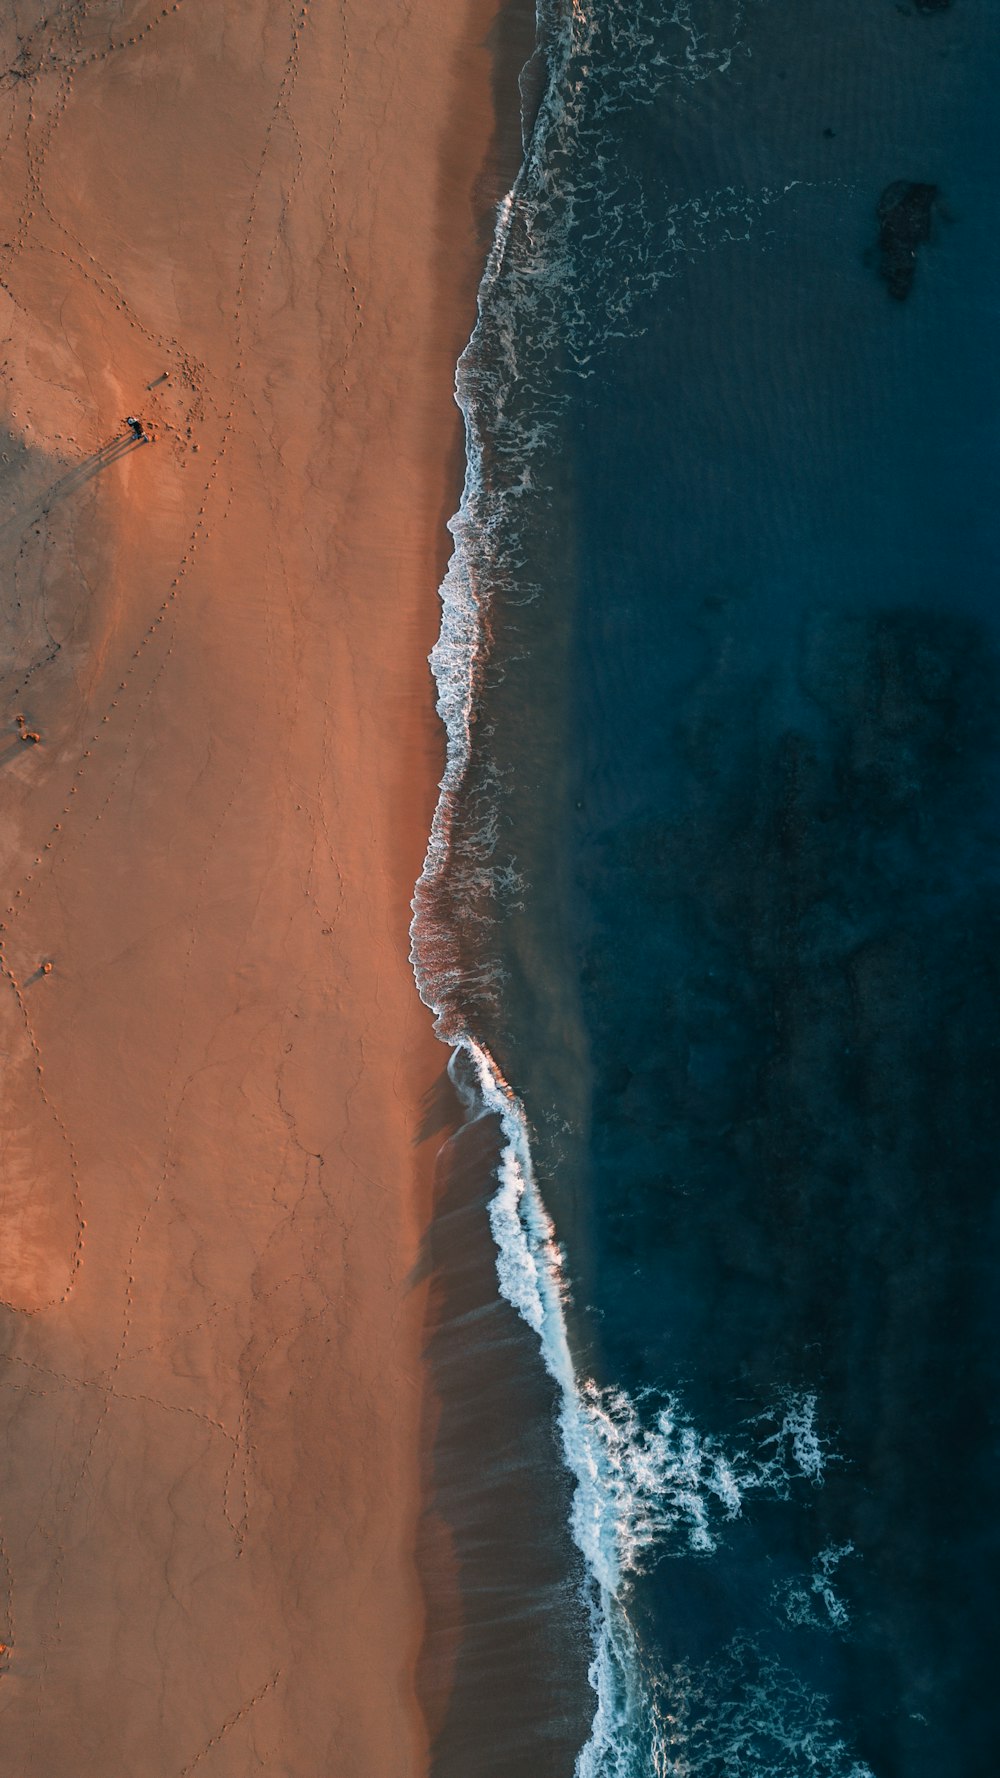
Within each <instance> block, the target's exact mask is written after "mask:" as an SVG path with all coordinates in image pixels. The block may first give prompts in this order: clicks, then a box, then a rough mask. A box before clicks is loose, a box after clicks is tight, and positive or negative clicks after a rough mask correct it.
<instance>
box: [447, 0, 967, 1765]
mask: <svg viewBox="0 0 1000 1778" xmlns="http://www.w3.org/2000/svg"><path fill="white" fill-rule="evenodd" d="M541 30H542V42H543V43H544V45H545V50H546V56H547V65H548V70H549V88H548V93H547V97H546V100H545V102H544V103H543V107H542V111H541V114H540V117H539V119H538V122H537V125H536V126H535V131H534V135H533V137H532V139H531V142H530V144H529V148H528V153H527V159H526V164H525V168H524V169H523V171H522V175H521V178H520V180H519V182H518V185H517V186H516V187H515V190H514V193H513V196H512V199H511V202H510V204H509V206H508V207H507V209H506V210H505V211H504V213H503V214H502V217H501V223H500V228H499V231H498V248H497V253H496V255H495V259H494V262H493V263H492V264H491V267H490V269H489V271H488V274H487V278H486V280H485V281H484V287H483V293H482V309H481V317H480V324H479V327H478V329H477V333H476V336H475V338H474V340H473V342H472V345H471V347H470V350H469V352H468V353H467V354H466V358H465V360H464V361H463V365H462V367H461V369H460V378H459V388H460V396H461V399H462V403H463V407H464V410H465V412H466V417H467V423H468V427H469V462H470V475H469V482H468V485H467V490H466V498H465V502H464V504H463V510H462V513H461V515H459V518H458V520H457V521H456V523H455V527H454V528H455V531H456V542H457V551H456V558H455V561H454V562H453V564H452V569H451V571H450V576H449V581H448V583H446V586H445V589H444V597H445V628H444V632H443V637H442V643H441V645H439V649H438V652H437V657H436V667H437V672H438V677H439V686H440V687H441V691H442V707H443V713H444V715H445V717H446V720H447V721H448V724H449V734H450V738H451V753H450V760H451V766H450V776H449V778H448V780H446V785H445V791H444V795H443V798H442V806H441V809H440V810H439V820H438V824H437V827H436V830H435V838H434V844H433V845H432V850H431V854H430V859H429V865H428V870H427V872H425V878H424V880H423V884H422V886H421V892H420V894H418V917H417V926H416V955H417V962H418V973H420V974H421V978H422V980H423V983H424V989H425V992H426V994H427V997H428V998H429V999H430V1000H431V1001H432V1002H433V1003H434V1004H435V1006H436V1007H437V1008H438V1010H439V1012H440V1014H441V1027H442V1033H443V1035H445V1036H446V1037H447V1038H448V1039H449V1040H451V1041H452V1042H453V1043H456V1044H457V1045H458V1046H459V1048H460V1049H463V1050H464V1052H465V1056H466V1060H465V1063H464V1064H463V1066H464V1069H465V1077H466V1078H468V1079H471V1080H472V1081H473V1082H474V1084H475V1085H476V1088H477V1091H478V1098H477V1100H476V1103H477V1104H479V1105H482V1104H486V1105H487V1106H488V1107H489V1108H490V1109H491V1110H492V1111H493V1112H495V1113H496V1114H498V1115H499V1117H500V1119H501V1124H502V1129H503V1131H504V1133H505V1134H504V1136H503V1138H502V1142H503V1145H504V1159H503V1163H502V1167H501V1175H500V1180H501V1189H500V1191H499V1193H498V1194H497V1195H496V1196H495V1197H494V1200H493V1207H492V1232H493V1236H494V1237H495V1241H496V1244H497V1246H498V1248H499V1255H500V1260H499V1275H498V1285H499V1289H500V1293H501V1296H502V1297H505V1298H506V1299H507V1302H508V1304H510V1305H511V1306H512V1307H513V1308H514V1309H515V1310H516V1311H517V1312H518V1314H519V1316H520V1317H521V1320H522V1323H523V1325H524V1327H525V1328H526V1329H527V1330H528V1332H529V1333H530V1335H531V1337H532V1338H533V1339H534V1340H535V1341H536V1343H537V1349H538V1353H539V1355H540V1358H541V1363H542V1365H543V1366H544V1369H545V1371H546V1372H547V1375H548V1386H549V1389H550V1399H551V1403H552V1408H551V1412H552V1417H553V1423H552V1429H551V1447H552V1452H553V1454H554V1461H555V1462H556V1463H557V1464H558V1465H559V1466H560V1468H561V1471H562V1473H563V1475H564V1477H565V1478H566V1485H565V1499H564V1509H563V1508H561V1509H560V1510H561V1511H562V1510H565V1512H566V1516H567V1518H568V1521H569V1537H568V1539H567V1548H566V1551H565V1552H563V1554H562V1555H561V1556H560V1557H559V1560H560V1561H561V1562H562V1565H563V1570H564V1578H563V1579H562V1580H560V1581H559V1582H558V1586H559V1587H560V1588H562V1590H563V1593H564V1592H565V1584H566V1583H565V1575H569V1577H570V1579H571V1581H572V1585H573V1587H574V1588H575V1594H576V1597H577V1599H578V1601H579V1602H580V1609H579V1611H578V1612H577V1613H576V1615H574V1614H572V1613H570V1614H569V1616H568V1617H566V1616H564V1619H563V1628H562V1630H561V1632H560V1634H559V1636H558V1637H554V1639H553V1642H552V1658H553V1659H554V1660H558V1662H560V1663H563V1664H565V1663H567V1662H568V1663H570V1664H573V1663H576V1664H577V1666H578V1667H579V1669H580V1671H581V1672H584V1671H586V1670H589V1678H590V1688H591V1689H590V1693H589V1696H590V1700H591V1713H590V1714H591V1720H590V1727H589V1730H586V1731H584V1736H583V1739H582V1741H581V1745H580V1747H579V1749H578V1750H577V1751H576V1753H575V1754H574V1755H573V1758H574V1759H576V1760H577V1762H578V1770H579V1771H580V1773H581V1774H583V1775H584V1778H586V1775H590V1774H594V1775H596V1774H601V1775H604V1774H607V1775H611V1774H616V1775H619V1778H640V1774H645V1773H647V1772H650V1773H662V1774H671V1775H675V1774H676V1778H682V1775H683V1778H798V1775H799V1774H802V1775H805V1774H822V1775H824V1778H868V1775H869V1774H870V1775H871V1778H931V1774H934V1775H935V1778H936V1775H937V1774H940V1773H941V1772H943V1771H946V1772H948V1773H949V1774H954V1775H955V1778H978V1775H979V1774H984V1775H985V1774H986V1773H988V1772H992V1771H993V1769H994V1765H995V1757H994V1751H993V1750H994V1747H995V1743H996V1729H995V1723H994V1705H993V1700H992V1686H991V1674H992V1668H993V1659H994V1640H995V1639H994V1629H993V1616H994V1610H993V1603H992V1601H993V1596H994V1590H995V1582H996V1555H997V1548H996V1525H997V1498H996V1481H995V1418H996V1410H995V1401H996V1399H997V1382H998V1377H997V1361H996V1356H995V1354H996V1346H995V1319H994V1316H995V1311H994V1308H993V1305H994V1303H995V1300H996V1297H997V1289H998V1283H1000V1278H998V1268H997V1251H996V1233H995V1231H996V1209H995V1205H996V1194H995V1184H994V1180H995V1173H996V1152H997V1136H998V1134H1000V1132H998V1129H997V1123H998V1118H1000V1109H998V1108H1000V1094H998V1075H997V1063H998V1053H997V1052H998V1037H997V1031H998V1020H997V1010H998V1009H997V998H998V986H1000V953H998V935H1000V901H998V893H997V872H998V858H1000V852H998V839H1000V821H998V817H1000V698H998V687H1000V680H998V660H1000V635H998V616H997V594H996V587H997V572H996V570H997V535H998V534H997V520H996V498H995V489H996V484H997V467H998V461H997V460H998V437H997V435H998V419H997V415H998V413H1000V401H998V396H1000V357H998V353H997V349H996V310H997V296H996V292H997V291H998V290H1000V248H998V244H997V229H996V213H997V212H996V197H995V190H996V179H997V172H998V170H1000V169H998V152H997V149H998V142H997V126H996V121H995V101H994V95H995V93H996V91H997V88H998V75H1000V22H998V21H997V18H996V15H995V12H993V11H991V9H990V7H989V6H988V5H987V4H985V0H955V3H954V5H951V6H945V5H941V6H930V5H928V4H924V5H922V6H917V5H913V6H909V5H906V4H900V5H896V4H893V0H863V3H862V0H842V3H841V4H840V5H838V6H836V7H831V6H829V5H825V4H824V5H821V4H820V3H819V0H797V3H796V4H794V5H793V4H791V3H790V0H746V4H737V3H736V0H682V3H681V4H678V5H676V6H672V7H671V6H663V5H656V6H654V5H651V4H646V3H644V0H634V3H633V4H630V5H628V6H626V5H624V4H619V3H618V0H595V4H594V5H593V6H589V7H586V8H584V7H583V6H578V7H575V8H572V9H569V8H563V7H561V6H554V7H552V8H551V9H548V8H543V10H542V14H541ZM473 718H474V720H472V719H473ZM491 1189H492V1188H491ZM550 1219H551V1222H550ZM504 1411H505V1413H507V1414H510V1413H511V1412H512V1409H511V1407H510V1405H508V1406H507V1408H506V1409H505V1410H504ZM538 1411H539V1410H538V1409H537V1406H536V1408H535V1409H533V1412H534V1413H535V1417H536V1420H537V1414H538ZM532 1437H533V1438H534V1434H533V1435H532ZM532 1449H535V1446H534V1444H533V1445H532ZM560 1498H562V1497H560ZM477 1523H478V1530H477V1537H478V1538H479V1539H480V1542H481V1544H482V1540H483V1539H484V1538H485V1546H484V1547H487V1548H488V1546H489V1535H488V1530H487V1531H484V1530H483V1521H482V1519H480V1520H479V1521H478V1522H477ZM497 1537H498V1543H502V1532H501V1528H499V1527H498V1528H497ZM483 1584H485V1583H483ZM524 1584H525V1586H526V1587H529V1586H530V1581H529V1580H528V1579H526V1580H525V1582H524ZM543 1584H544V1586H547V1587H550V1588H551V1587H552V1586H553V1585H555V1584H556V1583H554V1582H553V1581H552V1578H551V1577H548V1578H547V1579H546V1580H545V1581H544V1583H543V1582H542V1581H541V1580H539V1588H540V1589H541V1588H542V1587H543ZM564 1692H565V1688H563V1693H560V1696H561V1697H563V1704H562V1705H561V1706H560V1708H564V1704H565V1698H564ZM532 1697H533V1700H534V1701H533V1703H532V1708H531V1710H530V1711H527V1712H526V1713H525V1715H524V1717H523V1719H522V1720H521V1721H520V1722H519V1723H518V1724H517V1725H512V1724H511V1725H508V1729H507V1731H505V1732H507V1733H509V1735H510V1741H509V1746H508V1750H507V1752H506V1753H505V1754H504V1755H503V1757H502V1758H500V1760H499V1763H497V1762H496V1761H494V1762H493V1763H490V1764H484V1765H483V1769H484V1770H493V1769H497V1770H505V1769H506V1770H508V1771H510V1772H513V1771H515V1770H520V1769H524V1770H525V1771H528V1770H534V1771H536V1772H546V1773H547V1772H550V1771H551V1772H553V1773H554V1772H556V1771H560V1770H567V1771H569V1770H570V1769H572V1760H571V1758H570V1756H569V1755H568V1754H567V1752H566V1746H565V1742H564V1741H560V1742H559V1745H558V1747H554V1746H553V1737H552V1735H551V1734H549V1735H548V1738H547V1739H546V1735H545V1726H544V1702H543V1701H539V1694H538V1691H537V1688H536V1690H535V1691H534V1692H533V1693H532ZM550 1727H551V1725H550ZM588 1733H589V1740H588V1739H586V1735H587V1734H588ZM518 1762H521V1763H520V1764H519V1763H518Z"/></svg>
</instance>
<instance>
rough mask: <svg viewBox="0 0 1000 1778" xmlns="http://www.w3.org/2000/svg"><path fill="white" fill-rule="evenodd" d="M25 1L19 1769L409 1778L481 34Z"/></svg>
mask: <svg viewBox="0 0 1000 1778" xmlns="http://www.w3.org/2000/svg"><path fill="white" fill-rule="evenodd" d="M43 10H44V9H43V8H42V7H41V6H40V5H37V6H36V5H34V4H32V5H28V4H23V5H18V6H17V8H16V14H17V20H16V23H17V28H18V29H17V33H16V34H15V31H14V29H13V25H12V24H5V26H4V27H3V33H2V40H0V67H2V69H4V70H7V72H5V73H4V74H3V75H2V78H0V141H2V143H3V154H4V173H5V177H4V180H3V184H2V193H0V209H2V217H0V327H2V347H0V371H2V377H3V403H4V413H3V415H2V416H0V421H2V437H0V453H2V461H0V562H2V587H3V605H2V623H3V653H2V670H3V704H2V716H0V730H2V739H0V767H2V771H0V869H2V875H0V918H2V923H3V929H2V940H3V951H2V959H3V977H4V979H3V983H2V987H3V994H2V999H0V1064H2V1086H0V1093H2V1098H0V1129H2V1156H0V1298H2V1300H3V1305H4V1307H3V1310H2V1315H0V1327H2V1333H0V1353H2V1363H0V1384H2V1390H0V1404H2V1413H3V1418H4V1433H3V1441H2V1447H0V1462H2V1473H0V1641H2V1643H3V1644H4V1650H3V1654H2V1656H0V1718H2V1724H0V1736H2V1739H3V1745H4V1750H5V1751H4V1756H3V1765H4V1768H5V1770H7V1771H9V1772H10V1773H11V1774H12V1778H13V1775H14V1774H16V1775H17V1778H69V1775H70V1774H73V1778H91V1775H93V1778H98V1775H100V1778H112V1775H114V1778H117V1775H118V1774H121V1775H123V1778H124V1774H130V1775H131V1778H147V1775H148V1778H187V1774H189V1773H191V1772H194V1771H197V1772H198V1774H199V1778H248V1774H250V1773H253V1772H258V1771H259V1772H267V1773H268V1774H269V1778H321V1775H322V1778H355V1775H356V1778H389V1775H392V1778H405V1775H406V1774H409V1773H417V1772H422V1771H424V1770H425V1769H426V1765H427V1757H428V1754H427V1734H426V1730H425V1727H424V1724H423V1720H422V1716H421V1713H420V1710H419V1708H418V1703H417V1693H416V1689H415V1680H414V1675H415V1671H416V1667H417V1661H418V1655H419V1649H420V1644H421V1635H422V1603H421V1591H420V1586H419V1581H418V1575H417V1570H416V1565H415V1557H414V1547H415V1538H416V1524H417V1518H418V1513H419V1483H420V1457H419V1448H418V1447H419V1432H420V1425H421V1416H422V1412H423V1408H422V1397H423V1391H424V1387H425V1384H424V1373H423V1368H422V1364H421V1340H422V1323H423V1316H424V1309H425V1302H424V1286H423V1285H421V1284H420V1282H419V1279H420V1276H421V1263H420V1261H421V1248H422V1240H423V1236H424V1231H425V1229H426V1226H427V1221H428V1215H429V1201H430V1192H431V1172H432V1166H433V1158H434V1146H435V1145H434V1142H433V1141H432V1140H431V1141H427V1140H425V1141H423V1142H421V1141H420V1135H421V1126H422V1123H423V1122H424V1110H425V1106H426V1103H427V1101H428V1097H429V1095H432V1094H433V1092H434V1089H435V1083H436V1082H438V1081H439V1078H440V1075H441V1072H442V1066H443V1062H444V1060H445V1057H444V1053H443V1051H442V1050H441V1047H440V1045H438V1044H437V1043H436V1042H435V1041H434V1039H433V1037H432V1034H431V1023H430V1017H429V1015H428V1014H427V1012H426V1011H425V1009H424V1008H423V1007H422V1006H421V1004H420V1002H419V1000H418V998H417V996H416V992H415V989H414V985H413V980H412V975H411V971H410V967H409V963H408V960H407V950H408V943H407V924H408V917H409V907H408V903H409V897H410V894H411V891H412V884H413V881H414V878H415V877H416V875H417V872H418V870H419V868H420V862H421V858H422V854H423V848H424V844H425V838H426V834H427V830H428V826H429V821H430V815H431V810H432V807H433V801H434V795H435V785H436V780H437V776H438V773H439V771H440V764H441V736H440V731H439V727H438V724H437V720H436V718H435V716H434V712H433V706H432V688H431V683H430V679H429V675H428V672H427V668H426V655H427V652H428V649H429V647H430V646H431V643H432V642H433V639H434V636H435V633H436V629H437V622H438V604H437V598H436V588H437V584H438V580H439V578H440V573H441V570H442V567H443V563H444V560H445V557H446V549H447V542H448V539H447V536H446V533H445V530H444V518H445V517H446V515H447V513H448V512H449V511H450V510H451V509H452V508H453V506H454V504H455V500H456V495H457V488H456V485H455V484H456V476H457V473H458V470H459V465H460V439H459V433H458V416H457V412H456V410H455V408H454V405H453V400H452V384H453V372H454V364H455V359H456V357H457V355H458V352H459V351H460V349H461V346H462V344H463V342H464V340H465V338H466V336H467V334H468V331H469V328H470V325H471V321H472V317H473V314H474V292H475V287H476V283H477V280H478V275H479V270H480V266H481V261H482V199H483V175H482V169H483V166H484V161H485V160H486V158H487V156H488V151H489V147H490V141H491V137H492V133H493V114H492V93H493V84H492V83H493V62H492V58H491V53H490V49H489V46H488V41H487V39H488V35H489V31H490V26H491V23H492V18H493V13H494V11H495V7H494V6H493V5H492V4H490V3H487V0H479V3H477V4H475V5H471V4H469V3H468V0H435V3H434V4H433V5H432V6H431V7H426V6H425V7H422V8H419V9H410V8H403V7H400V6H398V5H397V4H396V0H364V3H363V4H362V3H361V0H347V3H342V0H329V3H327V0H314V3H313V4H312V5H310V6H301V7H300V6H299V5H293V6H289V5H286V4H283V3H281V0H238V3H237V0H207V3H203V4H198V5H196V4H194V0H176V3H174V4H168V5H167V6H165V7H163V8H162V9H161V8H160V7H149V6H147V5H136V4H132V3H131V0H124V3H105V4H100V5H98V6H93V7H89V8H87V9H86V12H84V9H83V8H80V7H77V6H75V5H64V6H57V7H56V8H55V9H54V10H53V11H52V12H51V14H50V16H49V17H48V18H47V19H44V20H43V17H42V15H43ZM477 181H478V186H477ZM487 183H488V178H487ZM126 416H136V417H137V418H138V419H139V420H140V421H141V423H142V425H143V427H144V429H145V431H146V432H147V433H149V434H150V435H151V437H152V439H153V440H154V441H155V442H149V443H147V442H142V441H141V440H139V439H138V438H133V437H131V436H130V434H129V433H128V429H127V428H126V427H125V426H124V424H123V422H124V420H125V418H126Z"/></svg>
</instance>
